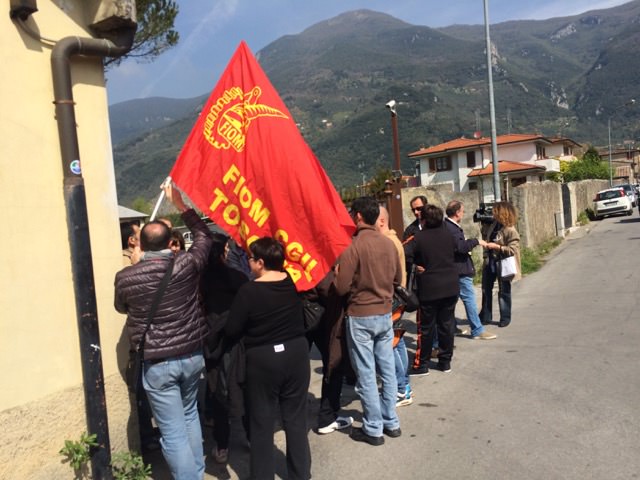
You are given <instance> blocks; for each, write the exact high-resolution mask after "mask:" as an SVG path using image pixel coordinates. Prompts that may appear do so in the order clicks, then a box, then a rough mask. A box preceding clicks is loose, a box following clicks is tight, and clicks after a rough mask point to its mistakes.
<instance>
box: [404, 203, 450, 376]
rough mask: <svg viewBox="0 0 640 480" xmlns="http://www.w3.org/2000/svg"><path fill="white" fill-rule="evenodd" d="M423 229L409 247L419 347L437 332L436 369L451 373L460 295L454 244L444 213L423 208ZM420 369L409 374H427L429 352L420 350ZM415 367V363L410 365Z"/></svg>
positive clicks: (429, 340)
mask: <svg viewBox="0 0 640 480" xmlns="http://www.w3.org/2000/svg"><path fill="white" fill-rule="evenodd" d="M421 217H422V220H423V222H424V227H423V229H422V230H421V231H420V232H418V233H417V234H416V236H415V238H414V241H413V243H412V245H411V248H412V254H413V255H412V257H413V261H414V263H415V265H416V271H417V272H419V274H418V276H417V279H418V298H419V299H420V320H421V322H420V329H421V331H422V339H423V340H422V341H423V342H424V343H423V345H426V346H427V347H429V346H431V345H432V344H433V336H434V333H435V331H436V330H437V332H438V344H439V347H440V348H439V353H438V368H439V369H440V370H442V371H443V372H449V371H451V357H452V356H453V339H454V336H455V328H456V321H455V307H456V302H457V301H458V294H459V293H460V285H459V283H458V269H457V267H456V264H455V262H454V252H455V244H454V241H453V237H452V235H451V233H450V232H449V230H447V228H445V227H444V224H443V223H442V220H443V218H444V213H443V211H442V209H441V208H439V207H436V206H435V205H427V206H425V207H424V208H423V211H422V216H421ZM421 357H422V358H420V367H419V368H418V369H416V368H415V367H414V369H413V372H414V373H415V374H419V375H426V374H428V373H429V367H428V365H429V358H430V357H431V349H430V348H423V349H422V350H421ZM414 365H415V362H414Z"/></svg>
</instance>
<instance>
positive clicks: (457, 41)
mask: <svg viewBox="0 0 640 480" xmlns="http://www.w3.org/2000/svg"><path fill="white" fill-rule="evenodd" d="M639 25H640V0H634V1H632V2H629V3H627V4H624V5H621V6H618V7H613V8H611V9H601V10H592V11H589V12H585V13H584V14H581V15H574V16H571V17H564V18H554V19H549V20H518V21H509V22H504V23H499V24H495V25H492V27H491V39H492V53H493V64H494V66H493V73H494V75H493V76H494V90H495V98H496V120H497V121H496V124H497V130H498V133H507V132H508V131H511V132H514V133H543V134H546V135H555V134H557V133H562V134H565V135H568V136H570V137H572V138H574V139H575V140H578V141H581V142H588V143H597V142H603V141H604V140H605V138H606V128H605V131H604V134H603V126H606V122H607V119H608V115H611V109H612V107H610V105H612V106H616V105H620V104H623V103H624V102H625V101H627V100H628V99H629V98H632V96H633V93H634V88H633V81H630V80H631V79H632V78H635V77H636V76H637V75H638V74H640V67H636V66H635V65H634V62H629V60H628V59H629V57H630V55H632V54H633V52H634V51H635V50H637V48H636V47H637V45H638V43H639V42H640V26H639ZM484 49H485V40H484V32H483V31H482V27H479V26H473V25H472V26H459V25H458V26H448V27H442V28H437V29H435V28H430V27H426V26H419V25H418V26H416V25H411V24H409V23H406V22H403V21H402V20H398V19H396V18H394V17H392V16H389V15H386V14H383V13H379V12H373V11H371V10H357V11H353V12H346V13H344V14H341V15H338V16H337V17H334V18H332V19H328V20H324V21H322V22H318V23H316V24H314V25H311V26H310V27H308V28H307V29H305V30H304V31H303V32H301V33H300V34H297V35H287V36H284V37H281V38H279V39H277V40H275V41H274V42H272V43H271V44H269V45H267V46H266V47H265V48H263V49H262V50H260V51H259V52H258V53H257V55H256V57H257V58H258V60H259V62H260V64H261V66H262V68H263V69H264V70H265V72H266V74H267V76H268V77H269V78H270V80H271V82H272V83H273V85H274V86H275V88H276V89H277V90H278V92H279V94H280V96H281V97H282V99H283V101H284V102H285V104H286V105H287V107H288V109H289V111H290V112H291V114H292V115H293V117H294V118H295V121H296V122H297V123H298V124H299V128H300V131H301V132H302V134H303V135H304V137H305V139H306V141H307V142H308V143H309V145H310V147H311V148H312V149H313V151H314V153H315V154H316V156H318V158H319V160H320V161H321V163H322V164H323V166H324V168H325V170H326V171H327V172H328V173H329V175H330V177H331V179H332V181H333V182H334V184H336V186H338V187H340V186H348V185H353V184H355V183H360V182H361V178H362V175H363V174H364V175H365V176H367V177H371V176H373V174H374V173H375V171H376V170H377V169H379V168H381V167H387V168H388V167H390V165H391V164H392V155H393V153H392V146H391V145H392V141H391V128H390V119H389V115H388V111H387V110H386V109H385V108H384V105H385V104H386V103H387V102H388V101H389V100H391V99H392V98H393V99H395V100H396V101H397V102H398V123H399V137H400V145H401V154H402V155H401V156H402V167H403V169H404V170H405V171H406V172H412V171H413V168H414V167H413V165H412V162H411V161H410V160H409V159H408V158H406V155H407V154H408V153H410V152H413V151H415V150H418V149H419V148H420V147H421V146H426V145H433V144H437V143H441V142H444V141H447V140H450V139H452V138H457V137H460V136H464V135H467V136H470V135H472V133H473V132H474V131H475V130H483V131H485V132H487V131H489V130H490V127H489V122H488V102H487V96H488V93H487V82H486V56H485V53H484ZM619 71H622V72H624V75H618V74H617V73H618V72H619ZM206 97H207V95H204V96H202V97H194V98H193V99H190V101H191V103H190V104H189V108H192V109H193V110H192V111H191V113H189V114H188V115H187V116H185V117H183V118H177V117H178V116H179V115H178V113H175V114H174V113H173V112H169V113H167V114H166V115H164V116H163V115H159V116H160V117H162V118H169V119H172V120H171V121H170V122H168V124H165V125H163V126H158V127H154V128H151V129H147V130H144V129H138V130H136V129H135V128H134V127H131V128H130V129H129V136H128V138H123V137H122V136H120V135H118V136H116V135H114V139H116V137H117V138H118V141H114V144H115V147H114V158H115V163H116V175H117V181H118V192H119V196H120V197H121V198H120V202H121V203H126V202H130V201H131V200H132V199H133V198H135V196H138V195H142V196H143V197H145V198H152V196H153V194H155V191H156V189H155V188H153V190H150V189H149V188H152V187H149V188H145V187H144V185H143V180H142V179H141V178H140V175H139V173H140V171H143V172H144V174H145V175H150V176H151V177H152V178H146V181H147V182H148V183H149V185H157V183H158V182H157V181H156V180H159V181H161V180H162V178H163V177H164V176H166V174H167V172H168V170H169V169H170V168H171V165H172V164H173V161H174V159H175V157H176V155H177V153H178V152H179V150H180V148H181V147H182V144H183V142H184V140H185V139H186V136H187V135H188V133H189V131H190V129H191V127H192V125H193V123H194V121H195V118H196V116H197V113H196V112H195V110H197V109H198V105H201V103H202V102H204V100H205V99H206ZM133 102H136V101H133ZM198 102H201V103H200V104H198ZM117 105H119V104H117ZM132 105H135V103H134V104H132ZM167 105H168V103H167ZM114 107H115V105H114ZM167 108H168V107H167ZM183 108H184V107H183ZM183 111H184V110H183ZM111 113H112V117H111V118H112V124H113V122H115V123H116V124H117V123H118V122H119V121H120V120H118V117H119V116H122V115H125V113H122V112H120V113H118V114H117V115H113V114H114V110H112V111H111ZM142 113H143V112H142V109H141V112H140V114H142ZM165 113H166V112H165ZM141 117H143V116H142V115H141ZM156 117H158V115H156ZM156 117H154V118H156ZM615 118H616V120H617V122H618V128H617V133H619V134H623V135H631V134H634V133H635V130H634V128H633V127H632V122H629V120H630V119H637V118H639V115H638V113H636V112H635V111H631V110H629V111H626V110H625V111H620V112H617V113H616V117H615ZM138 125H139V126H140V125H142V126H144V124H141V123H140V122H139V123H138ZM158 125H162V122H159V124H158ZM362 165H364V167H362ZM160 169H164V171H162V172H160V171H159V170H160ZM132 177H133V178H135V181H132V180H130V179H131V178H132ZM152 191H153V194H151V192H152Z"/></svg>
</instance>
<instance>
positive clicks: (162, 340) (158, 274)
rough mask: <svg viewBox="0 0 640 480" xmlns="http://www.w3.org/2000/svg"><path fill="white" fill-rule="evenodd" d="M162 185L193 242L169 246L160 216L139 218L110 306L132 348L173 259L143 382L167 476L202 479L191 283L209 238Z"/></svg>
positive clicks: (200, 335) (198, 320)
mask: <svg viewBox="0 0 640 480" xmlns="http://www.w3.org/2000/svg"><path fill="white" fill-rule="evenodd" d="M165 193H166V195H167V198H168V199H169V200H170V201H171V202H172V203H173V204H174V205H175V206H176V208H177V209H178V210H179V211H180V212H181V213H182V218H183V220H184V222H185V224H186V225H187V226H188V227H189V229H190V230H191V232H192V233H193V236H194V241H193V245H192V246H191V248H190V249H189V251H188V252H186V251H180V252H178V253H176V254H174V253H173V252H172V251H171V250H170V249H169V243H170V241H171V230H170V229H169V228H168V227H167V226H166V225H165V224H164V223H162V222H150V223H148V224H147V225H145V226H144V228H143V229H142V231H141V233H140V249H141V250H142V257H141V260H140V262H139V263H137V264H135V265H132V266H130V267H126V268H124V269H123V270H121V271H120V272H118V273H117V274H116V279H115V308H116V310H117V311H118V312H120V313H126V314H127V330H128V333H129V341H130V342H131V348H132V349H134V350H135V349H136V348H137V346H138V345H139V344H140V340H141V338H142V336H143V335H144V334H145V330H146V324H147V316H148V314H149V311H150V308H151V304H152V302H153V299H154V297H155V295H156V292H157V291H158V287H159V285H160V283H161V281H162V279H163V277H164V276H165V273H166V272H167V271H168V267H169V264H170V263H171V262H172V261H173V271H172V273H171V277H170V279H169V283H168V285H167V287H166V290H165V292H164V295H163V296H162V298H161V300H160V303H159V305H158V309H157V311H156V313H155V315H154V316H153V318H152V319H151V323H150V326H149V329H148V331H146V335H144V337H145V338H144V365H143V375H142V385H143V387H144V390H145V392H146V393H147V397H148V398H149V403H150V405H151V410H152V412H153V417H154V418H155V420H156V423H157V424H158V427H159V428H160V433H161V435H162V438H161V440H160V443H161V446H162V453H163V455H164V457H165V459H166V461H167V463H168V464H169V469H170V470H171V473H172V475H173V478H175V479H181V480H182V479H185V480H187V479H188V480H201V479H202V478H203V476H204V459H203V450H202V432H201V429H200V419H199V417H198V410H197V393H198V383H199V379H200V374H201V372H202V370H203V369H204V358H203V356H202V345H203V343H204V339H205V337H206V335H207V333H208V327H207V324H206V321H205V317H204V313H203V311H202V308H201V305H200V302H199V301H198V290H199V279H200V273H201V272H202V271H203V270H204V268H205V266H206V264H207V258H208V255H209V250H210V248H211V242H212V239H211V236H210V233H209V229H208V228H207V226H206V224H205V223H204V222H203V221H202V220H201V219H200V218H199V217H198V215H197V214H196V212H195V211H194V210H193V209H187V207H186V206H185V204H184V202H183V201H182V197H181V195H180V193H179V192H178V191H177V190H176V191H174V190H173V188H172V186H171V185H168V186H167V187H165Z"/></svg>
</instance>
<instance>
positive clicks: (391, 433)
mask: <svg viewBox="0 0 640 480" xmlns="http://www.w3.org/2000/svg"><path fill="white" fill-rule="evenodd" d="M382 433H384V434H385V435H386V436H387V437H391V438H398V437H399V436H400V435H402V430H400V427H398V428H393V429H392V428H384V429H382Z"/></svg>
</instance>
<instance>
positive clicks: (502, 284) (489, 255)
mask: <svg viewBox="0 0 640 480" xmlns="http://www.w3.org/2000/svg"><path fill="white" fill-rule="evenodd" d="M517 220H518V214H517V212H516V209H515V208H514V206H513V205H512V204H511V203H510V202H497V203H496V204H495V205H494V206H493V222H492V223H491V224H490V225H489V226H488V227H487V228H485V229H483V239H484V240H485V241H486V242H487V245H486V246H485V251H484V262H483V267H482V309H481V310H480V321H481V322H482V324H483V325H487V324H489V323H491V322H492V306H493V305H492V293H493V285H494V283H495V282H496V280H497V281H498V306H499V308H500V323H499V324H498V326H500V327H506V326H507V325H509V324H510V323H511V281H512V280H519V279H520V278H521V268H520V234H519V233H518V231H517V230H516V222H517ZM510 256H514V257H515V259H516V265H517V269H518V271H517V273H516V275H515V276H514V277H511V278H507V277H504V278H503V277H502V276H501V272H500V261H501V260H502V259H504V258H507V257H510Z"/></svg>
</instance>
